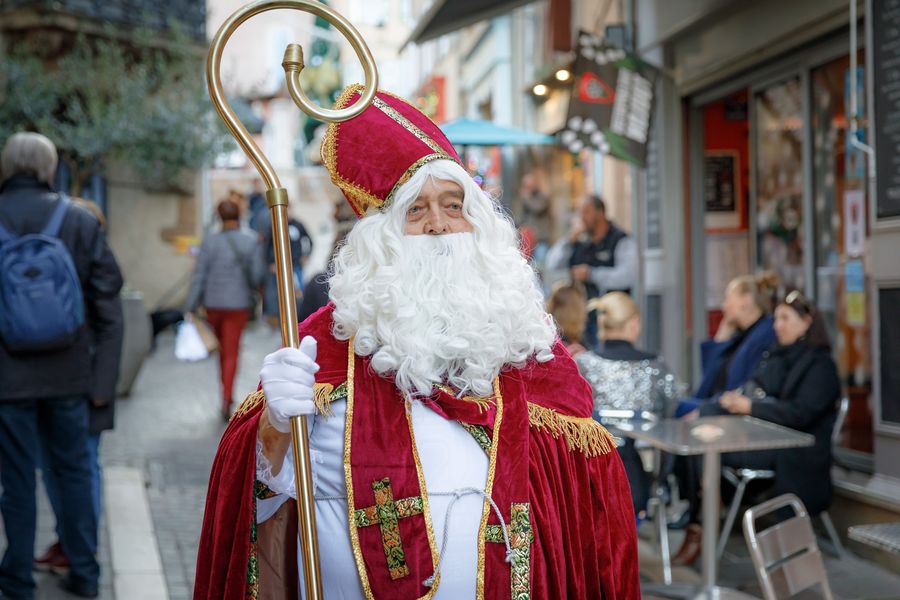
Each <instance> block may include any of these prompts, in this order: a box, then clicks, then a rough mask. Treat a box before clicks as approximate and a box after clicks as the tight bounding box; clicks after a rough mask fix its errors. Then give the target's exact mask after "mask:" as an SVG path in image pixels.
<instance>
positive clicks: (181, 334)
mask: <svg viewBox="0 0 900 600" xmlns="http://www.w3.org/2000/svg"><path fill="white" fill-rule="evenodd" d="M208 356H209V350H207V349H206V344H204V343H203V338H202V337H200V332H199V331H197V325H196V324H194V321H193V320H192V319H190V318H187V319H185V320H184V321H183V322H182V323H181V325H179V326H178V333H176V334H175V358H177V359H178V360H183V361H187V362H193V361H197V360H203V359H204V358H206V357H208Z"/></svg>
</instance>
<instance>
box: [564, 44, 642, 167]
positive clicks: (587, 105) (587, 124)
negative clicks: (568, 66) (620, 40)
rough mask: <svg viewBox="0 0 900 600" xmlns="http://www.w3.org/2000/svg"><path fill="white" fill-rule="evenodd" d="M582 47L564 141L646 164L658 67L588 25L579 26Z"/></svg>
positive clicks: (578, 149) (576, 149) (576, 147)
mask: <svg viewBox="0 0 900 600" xmlns="http://www.w3.org/2000/svg"><path fill="white" fill-rule="evenodd" d="M577 52H578V53H577V55H576V58H575V65H574V66H573V68H572V71H573V76H572V92H571V96H570V98H569V109H568V112H567V114H566V125H565V128H564V129H563V130H562V131H561V133H560V142H561V143H562V145H563V146H564V147H565V148H567V149H568V150H569V151H571V152H573V153H578V152H581V151H582V150H584V149H585V148H591V149H594V150H596V151H598V152H602V153H604V154H611V155H612V156H615V157H617V158H620V159H622V160H626V161H628V162H630V163H632V164H634V165H637V166H639V167H643V166H644V165H645V164H646V161H647V139H648V134H649V131H650V117H651V114H652V112H653V90H654V87H655V85H656V77H657V73H656V69H654V68H653V67H651V66H650V65H648V64H647V63H645V62H644V61H642V60H641V59H640V58H638V57H637V56H636V55H634V54H629V53H627V52H626V51H625V50H623V49H622V48H617V47H614V46H609V45H607V44H606V43H605V42H604V41H603V39H602V38H601V37H600V36H597V35H595V34H593V33H590V32H587V31H579V32H578V36H577Z"/></svg>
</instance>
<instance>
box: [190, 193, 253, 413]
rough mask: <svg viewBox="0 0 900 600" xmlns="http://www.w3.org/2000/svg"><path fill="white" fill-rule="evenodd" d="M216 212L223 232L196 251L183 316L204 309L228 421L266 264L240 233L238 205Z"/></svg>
mask: <svg viewBox="0 0 900 600" xmlns="http://www.w3.org/2000/svg"><path fill="white" fill-rule="evenodd" d="M217 211H218V213H219V218H220V219H221V220H222V230H221V231H220V232H218V233H213V234H211V235H207V236H206V238H205V239H204V240H203V244H202V245H201V246H200V253H199V255H198V256H197V265H196V267H195V269H194V277H193V280H192V282H191V291H190V293H189V294H188V301H187V305H186V310H187V311H188V312H195V311H196V310H197V309H198V308H199V307H200V306H203V307H204V308H205V309H206V318H207V319H208V320H209V324H210V326H211V327H212V328H213V331H214V332H215V334H216V338H218V340H219V370H220V374H221V381H222V406H221V410H222V418H223V419H224V420H226V421H227V420H228V418H229V417H230V416H231V405H232V401H233V399H232V388H233V387H234V375H235V373H236V372H237V363H238V353H239V352H240V346H241V333H242V332H243V330H244V327H245V326H246V325H247V321H249V320H250V317H251V313H252V311H253V310H254V308H255V306H256V302H255V297H256V293H257V290H258V289H259V286H260V285H261V283H262V280H263V277H264V276H265V260H264V258H263V251H262V247H261V246H260V244H259V241H258V240H257V238H256V236H255V235H253V234H251V233H248V232H245V231H242V230H241V226H240V207H239V206H238V204H237V203H236V202H234V201H232V200H223V201H221V202H220V203H219V206H218V208H217Z"/></svg>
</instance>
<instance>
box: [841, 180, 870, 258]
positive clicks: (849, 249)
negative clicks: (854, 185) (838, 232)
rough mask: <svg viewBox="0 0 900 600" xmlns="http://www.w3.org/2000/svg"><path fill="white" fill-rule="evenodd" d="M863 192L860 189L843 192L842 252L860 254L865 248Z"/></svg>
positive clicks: (850, 254)
mask: <svg viewBox="0 0 900 600" xmlns="http://www.w3.org/2000/svg"><path fill="white" fill-rule="evenodd" d="M865 198H866V196H865V193H864V192H863V191H862V190H848V191H846V192H844V253H845V254H847V256H862V255H863V252H865V248H866V209H865Z"/></svg>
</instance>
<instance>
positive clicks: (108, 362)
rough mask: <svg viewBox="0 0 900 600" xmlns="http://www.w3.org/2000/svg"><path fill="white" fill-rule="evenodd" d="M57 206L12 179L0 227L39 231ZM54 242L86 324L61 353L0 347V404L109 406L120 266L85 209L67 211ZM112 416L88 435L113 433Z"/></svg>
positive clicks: (115, 364)
mask: <svg viewBox="0 0 900 600" xmlns="http://www.w3.org/2000/svg"><path fill="white" fill-rule="evenodd" d="M58 201H59V196H58V195H57V194H56V193H54V192H53V191H52V190H51V189H50V187H49V186H47V185H45V184H43V183H40V182H39V181H38V180H37V179H35V178H33V177H31V176H25V175H16V176H14V177H11V178H9V179H8V180H6V181H5V182H3V185H2V186H0V223H3V225H4V226H5V227H6V228H7V229H9V230H10V231H12V232H14V233H16V234H18V235H25V234H28V233H35V232H38V231H40V230H41V229H42V228H43V227H44V226H45V225H46V223H47V220H48V219H49V218H50V215H51V214H52V212H53V209H54V208H55V207H56V203H57V202H58ZM59 237H60V239H61V240H62V241H63V243H64V244H65V245H66V247H67V248H68V249H69V252H70V253H71V255H72V258H73V261H74V263H75V269H76V270H77V271H78V277H79V279H80V281H81V287H82V291H83V293H84V301H85V309H86V310H85V317H86V318H85V326H84V327H83V328H82V330H81V331H80V332H79V334H78V337H77V340H76V342H75V343H74V344H73V345H72V346H70V347H68V348H65V349H63V350H57V351H53V352H40V353H27V354H12V353H9V352H8V351H7V350H6V348H5V347H4V346H3V344H2V343H0V402H4V401H11V400H27V399H40V398H59V397H70V396H85V398H91V399H93V400H94V401H95V403H105V404H109V405H111V404H112V401H113V399H114V398H115V387H116V379H117V377H118V371H119V355H120V353H121V347H122V303H121V300H120V299H119V291H120V290H121V288H122V275H121V273H120V272H119V265H118V264H117V263H116V259H115V258H114V257H113V254H112V252H111V251H110V249H109V246H108V245H107V242H106V236H105V235H104V234H103V232H102V231H101V230H100V224H99V223H98V222H97V219H96V218H94V216H93V215H92V214H90V213H89V212H88V211H86V210H84V209H82V208H79V207H77V206H71V207H70V208H69V210H68V212H67V214H66V218H65V219H64V220H63V224H62V228H61V229H60V233H59ZM100 412H102V411H100ZM98 416H101V415H98ZM92 417H93V415H92ZM111 417H112V415H111V412H110V414H109V419H108V420H109V423H108V425H104V423H102V422H101V423H92V425H94V427H93V429H94V430H97V429H105V428H108V427H111V426H112V422H111V420H112V419H111ZM92 420H95V419H93V418H92ZM100 420H101V421H103V420H104V419H103V418H102V416H101V419H100Z"/></svg>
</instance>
